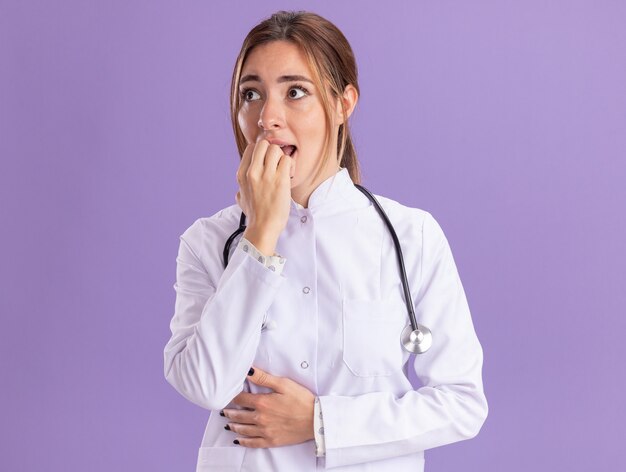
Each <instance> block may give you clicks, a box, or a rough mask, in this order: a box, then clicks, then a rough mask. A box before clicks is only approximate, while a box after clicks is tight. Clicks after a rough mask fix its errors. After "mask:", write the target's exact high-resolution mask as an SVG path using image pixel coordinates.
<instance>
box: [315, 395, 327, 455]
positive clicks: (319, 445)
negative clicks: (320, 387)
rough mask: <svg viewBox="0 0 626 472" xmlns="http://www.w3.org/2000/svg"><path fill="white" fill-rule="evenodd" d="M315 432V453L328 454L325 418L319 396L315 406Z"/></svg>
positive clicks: (316, 398)
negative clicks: (325, 439)
mask: <svg viewBox="0 0 626 472" xmlns="http://www.w3.org/2000/svg"><path fill="white" fill-rule="evenodd" d="M313 433H314V434H315V455H316V456H317V457H322V456H325V455H326V443H325V441H324V420H323V418H322V406H321V405H320V399H319V397H315V403H314V406H313Z"/></svg>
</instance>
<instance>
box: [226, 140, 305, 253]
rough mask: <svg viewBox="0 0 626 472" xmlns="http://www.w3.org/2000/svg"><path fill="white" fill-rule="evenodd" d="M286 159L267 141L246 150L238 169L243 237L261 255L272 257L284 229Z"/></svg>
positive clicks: (290, 162) (288, 198)
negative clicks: (244, 228)
mask: <svg viewBox="0 0 626 472" xmlns="http://www.w3.org/2000/svg"><path fill="white" fill-rule="evenodd" d="M294 165H295V163H294V162H293V159H292V158H291V157H290V156H287V155H286V154H283V151H282V149H281V148H280V146H278V145H277V144H270V143H269V141H268V140H267V139H261V140H260V141H258V142H257V143H250V144H248V146H247V147H246V149H245V151H244V153H243V156H242V158H241V163H240V165H239V169H238V170H237V182H238V184H239V191H238V192H237V195H236V196H235V199H236V200H237V204H238V205H239V206H240V207H241V209H242V210H243V212H244V213H245V214H246V219H247V228H246V231H245V232H244V235H243V236H244V237H245V238H247V239H248V240H249V241H250V242H251V243H252V244H254V246H255V247H256V248H257V249H258V250H259V251H261V252H262V253H263V254H265V255H268V256H271V255H272V254H274V249H275V248H276V243H277V241H278V237H279V236H280V233H281V232H282V231H283V229H285V226H287V219H288V217H289V208H290V206H291V178H290V175H291V174H292V166H294Z"/></svg>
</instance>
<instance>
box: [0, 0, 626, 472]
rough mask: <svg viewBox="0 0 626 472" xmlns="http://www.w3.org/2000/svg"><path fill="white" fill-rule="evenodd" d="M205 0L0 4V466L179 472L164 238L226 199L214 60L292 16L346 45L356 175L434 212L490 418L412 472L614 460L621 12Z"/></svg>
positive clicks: (193, 418)
mask: <svg viewBox="0 0 626 472" xmlns="http://www.w3.org/2000/svg"><path fill="white" fill-rule="evenodd" d="M214 3H215V2H208V1H206V2H201V1H188V2H165V1H154V0H150V1H148V0H145V1H107V2H96V1H67V0H66V1H62V2H61V1H55V2H50V1H25V0H21V1H20V0H0V157H1V160H0V163H1V164H0V165H1V167H0V197H1V198H0V202H1V203H0V218H1V220H0V221H2V231H1V233H0V234H1V236H0V237H1V238H2V239H1V243H2V246H1V247H2V263H1V264H0V277H1V278H0V287H1V290H2V295H1V297H0V310H1V316H2V328H3V329H2V330H1V331H0V349H1V350H2V352H1V355H0V372H1V373H2V374H1V375H2V388H1V389H0V395H1V401H0V408H1V410H0V418H2V420H1V421H0V425H1V426H0V433H1V436H0V469H1V470H6V471H39V470H50V471H91V472H99V471H107V472H108V471H112V470H120V471H121V470H124V471H136V470H154V471H172V470H181V471H182V470H193V467H194V465H195V460H196V451H197V447H198V446H199V444H200V440H201V437H202V433H203V429H204V425H205V422H206V419H207V412H206V411H205V410H202V409H201V408H199V407H196V406H194V405H192V404H191V403H189V402H187V401H186V400H185V399H183V397H181V396H179V395H178V394H177V393H176V392H175V390H174V389H173V388H172V387H170V386H169V384H167V382H166V381H165V379H164V376H163V361H162V356H163V354H162V352H163V347H164V345H165V343H166V342H167V339H168V338H169V321H170V318H171V316H172V312H173V307H174V296H175V293H174V289H173V288H172V285H173V283H174V280H175V257H176V253H177V248H178V236H179V235H180V234H181V233H182V232H183V231H184V230H185V229H186V228H187V227H188V226H189V225H190V224H191V223H192V222H193V221H194V220H195V219H196V218H198V217H200V216H209V215H212V214H213V213H214V212H216V211H217V210H219V209H220V208H223V207H225V206H227V205H230V204H233V203H234V202H235V199H234V195H235V192H236V190H237V187H236V181H235V171H236V169H237V156H236V148H235V145H234V140H233V138H232V133H231V130H230V124H229V117H228V89H229V81H230V74H231V70H232V66H233V63H234V60H235V57H236V54H237V52H238V50H239V47H240V45H241V41H242V40H243V38H244V36H245V34H246V32H247V31H248V30H249V29H250V28H251V27H252V26H253V25H254V24H256V23H257V22H258V21H259V20H261V19H262V18H264V17H266V16H268V15H269V14H270V13H272V12H273V11H275V10H278V9H284V8H296V9H311V10H313V11H316V12H318V13H320V14H321V15H323V16H325V17H327V18H328V19H330V20H331V21H333V22H334V23H335V24H336V25H337V26H338V27H339V28H340V29H342V30H343V31H344V33H345V34H346V36H347V37H348V39H349V40H350V42H351V44H352V46H353V48H354V50H355V53H356V55H357V60H358V64H359V71H360V81H361V91H362V95H361V100H360V102H359V105H358V106H357V110H356V112H355V115H353V119H352V126H353V130H354V134H355V137H356V145H357V150H358V152H359V155H360V158H361V162H362V166H363V175H364V184H365V185H366V186H367V187H368V188H370V189H371V190H373V191H374V192H375V193H378V194H382V195H386V196H389V197H391V198H394V199H396V200H399V201H401V202H403V203H404V204H406V205H410V206H416V207H420V208H423V209H426V210H428V211H430V212H431V213H433V215H435V217H436V218H437V219H438V221H439V222H440V223H441V225H442V227H443V228H444V231H445V232H446V234H447V236H448V239H449V240H450V243H451V246H452V249H453V252H454V255H455V258H456V261H457V265H458V267H459V271H460V274H461V278H462V280H463V282H464V286H465V289H466V293H467V296H468V300H469V302H470V307H471V309H472V313H473V319H474V323H475V326H476V330H477V333H478V335H479V338H480V340H481V342H482V344H483V347H484V350H485V365H484V382H485V389H486V393H487V397H488V399H489V403H490V416H489V418H488V419H487V422H486V423H485V425H484V427H483V430H482V431H481V433H480V435H479V436H478V437H477V438H475V439H473V440H471V441H466V442H463V443H458V444H454V445H450V446H446V447H442V448H438V449H435V450H432V451H429V452H427V456H426V459H427V470H429V471H430V472H434V471H448V470H464V471H503V470H506V471H508V472H518V471H520V472H521V471H527V470H537V471H548V470H567V471H583V470H585V471H586V470H616V469H617V465H616V464H618V463H622V462H623V459H621V457H620V460H619V462H618V456H621V452H622V449H623V445H622V442H623V438H625V437H626V427H625V426H624V422H625V420H626V418H625V416H626V415H625V412H626V409H625V408H624V406H623V403H624V399H623V398H624V396H623V390H622V389H624V387H626V379H625V375H624V372H625V371H626V369H625V368H624V366H623V363H624V360H625V358H626V348H625V347H624V344H625V343H624V330H625V329H626V310H625V306H626V303H625V301H626V290H625V288H624V283H625V279H626V278H625V276H624V267H626V251H625V250H624V245H625V244H626V234H625V233H626V231H625V229H626V220H625V217H624V211H625V209H626V208H625V206H626V205H625V202H626V190H625V188H626V186H625V185H624V184H625V182H626V164H625V162H624V160H625V158H626V133H625V130H626V127H625V125H626V86H625V85H624V84H626V52H625V47H626V33H625V32H626V28H625V27H624V25H625V24H626V6H625V4H624V2H621V1H587V2H582V1H570V0H561V1H552V2H546V1H539V0H532V1H528V0H527V1H517V2H512V1H496V0H493V1H473V2H463V1H457V2H450V1H437V2H425V1H417V2H408V1H407V2H384V3H383V2H358V4H359V5H360V6H359V8H358V9H357V8H355V5H357V2H334V1H333V2H330V1H327V2H301V1H300V2H277V1H265V2H245V3H244V2H233V3H232V4H227V3H226V2H221V3H220V5H219V6H215V5H214ZM381 5H384V6H381Z"/></svg>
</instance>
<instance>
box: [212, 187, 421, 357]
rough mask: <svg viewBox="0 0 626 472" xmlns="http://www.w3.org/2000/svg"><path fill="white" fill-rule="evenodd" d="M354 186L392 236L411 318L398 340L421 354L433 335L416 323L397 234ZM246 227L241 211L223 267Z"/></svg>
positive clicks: (384, 216) (387, 219)
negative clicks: (231, 248) (235, 241)
mask: <svg viewBox="0 0 626 472" xmlns="http://www.w3.org/2000/svg"><path fill="white" fill-rule="evenodd" d="M354 186H355V187H356V188H358V189H359V190H360V191H361V192H362V193H363V194H364V195H365V196H366V197H367V198H368V199H369V200H370V201H371V202H372V203H373V204H374V206H375V207H376V210H377V211H378V214H379V215H380V217H381V218H382V219H383V221H384V222H385V224H386V225H387V228H388V229H389V232H390V233H391V237H392V238H393V244H394V246H395V248H396V254H397V256H398V265H399V266H400V275H401V276H402V287H403V288H404V300H405V303H406V308H407V311H408V313H409V319H410V320H411V324H409V325H407V326H406V327H405V328H404V329H403V330H402V334H400V342H401V343H402V346H403V347H404V349H405V350H407V351H408V352H411V353H413V354H423V353H425V352H426V351H428V349H430V346H432V344H433V335H432V333H431V332H430V329H428V328H427V327H426V326H424V325H421V324H418V323H417V321H416V319H415V312H414V311H413V302H412V301H411V300H412V298H411V292H410V291H409V282H408V280H407V277H406V270H405V269H404V258H403V257H402V249H401V248H400V241H399V240H398V236H397V235H396V232H395V230H394V229H393V225H392V224H391V221H389V218H388V217H387V214H386V213H385V211H384V210H383V208H382V207H381V206H380V203H378V200H376V198H375V197H374V195H372V194H371V193H370V192H369V191H368V190H367V189H366V188H365V187H363V186H361V185H359V184H354ZM245 229H246V215H245V214H244V213H243V212H242V213H241V218H239V228H237V230H236V231H235V232H234V233H233V234H231V235H230V237H229V238H228V240H227V241H226V244H225V245H224V268H226V266H227V265H228V253H229V252H230V246H231V245H232V243H233V241H234V240H235V238H236V237H237V236H238V235H239V234H241V233H243V232H244V231H245Z"/></svg>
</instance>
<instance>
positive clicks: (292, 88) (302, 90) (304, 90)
mask: <svg viewBox="0 0 626 472" xmlns="http://www.w3.org/2000/svg"><path fill="white" fill-rule="evenodd" d="M293 92H296V93H295V94H294V93H293ZM298 92H301V93H302V95H300V96H298ZM305 95H308V91H307V89H305V88H304V87H301V86H296V87H291V88H290V89H289V98H296V99H298V98H302V97H304V96H305Z"/></svg>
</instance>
